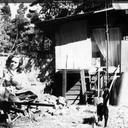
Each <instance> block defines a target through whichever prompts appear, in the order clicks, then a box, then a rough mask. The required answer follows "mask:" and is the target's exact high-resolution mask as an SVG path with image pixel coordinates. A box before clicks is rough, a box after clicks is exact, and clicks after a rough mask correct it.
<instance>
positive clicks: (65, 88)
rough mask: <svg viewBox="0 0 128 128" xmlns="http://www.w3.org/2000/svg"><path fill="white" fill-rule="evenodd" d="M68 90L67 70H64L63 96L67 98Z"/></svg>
mask: <svg viewBox="0 0 128 128" xmlns="http://www.w3.org/2000/svg"><path fill="white" fill-rule="evenodd" d="M66 90H67V70H66V69H63V70H62V96H63V97H66Z"/></svg>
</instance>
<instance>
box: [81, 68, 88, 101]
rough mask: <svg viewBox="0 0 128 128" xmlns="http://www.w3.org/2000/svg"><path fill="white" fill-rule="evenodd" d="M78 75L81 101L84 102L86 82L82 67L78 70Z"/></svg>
mask: <svg viewBox="0 0 128 128" xmlns="http://www.w3.org/2000/svg"><path fill="white" fill-rule="evenodd" d="M80 77H81V89H82V97H83V98H82V102H83V103H85V102H86V100H87V99H86V96H85V92H86V82H85V74H84V69H82V70H81V71H80Z"/></svg>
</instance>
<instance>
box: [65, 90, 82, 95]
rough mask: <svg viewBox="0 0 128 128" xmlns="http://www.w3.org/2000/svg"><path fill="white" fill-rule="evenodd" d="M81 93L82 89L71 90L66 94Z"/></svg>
mask: <svg viewBox="0 0 128 128" xmlns="http://www.w3.org/2000/svg"><path fill="white" fill-rule="evenodd" d="M74 94H76V95H79V94H80V90H70V91H68V92H67V93H66V95H74Z"/></svg>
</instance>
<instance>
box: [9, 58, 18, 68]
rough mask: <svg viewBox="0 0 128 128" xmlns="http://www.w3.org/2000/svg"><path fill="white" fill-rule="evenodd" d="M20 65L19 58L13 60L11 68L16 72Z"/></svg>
mask: <svg viewBox="0 0 128 128" xmlns="http://www.w3.org/2000/svg"><path fill="white" fill-rule="evenodd" d="M18 65H19V58H12V61H11V63H10V68H11V69H12V70H15V69H16V68H17V67H18Z"/></svg>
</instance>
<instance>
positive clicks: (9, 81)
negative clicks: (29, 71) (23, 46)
mask: <svg viewBox="0 0 128 128" xmlns="http://www.w3.org/2000/svg"><path fill="white" fill-rule="evenodd" d="M22 65H23V59H22V58H19V57H16V56H14V55H11V56H9V57H8V59H7V61H6V69H5V70H4V72H3V78H4V82H3V86H4V87H7V88H9V89H10V90H11V91H12V92H13V94H15V95H16V96H17V97H18V98H19V99H20V100H25V101H33V100H35V99H36V98H37V95H35V94H34V93H33V92H32V89H31V83H30V82H29V81H28V80H27V76H26V74H25V72H24V71H23V68H22ZM17 97H15V96H12V97H10V98H11V100H12V101H17Z"/></svg>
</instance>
